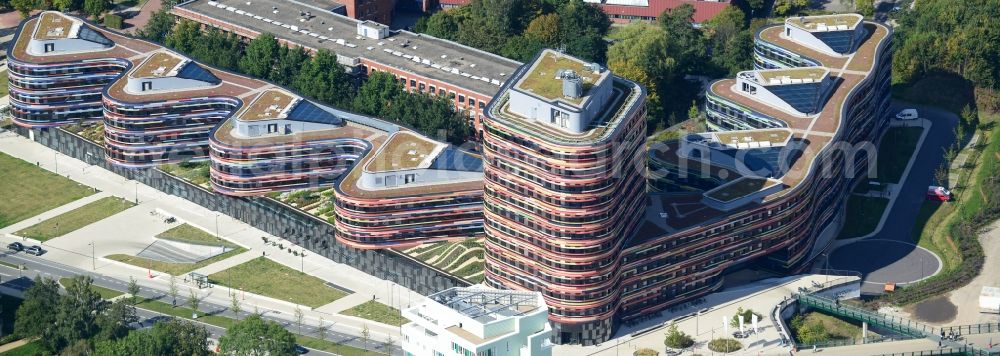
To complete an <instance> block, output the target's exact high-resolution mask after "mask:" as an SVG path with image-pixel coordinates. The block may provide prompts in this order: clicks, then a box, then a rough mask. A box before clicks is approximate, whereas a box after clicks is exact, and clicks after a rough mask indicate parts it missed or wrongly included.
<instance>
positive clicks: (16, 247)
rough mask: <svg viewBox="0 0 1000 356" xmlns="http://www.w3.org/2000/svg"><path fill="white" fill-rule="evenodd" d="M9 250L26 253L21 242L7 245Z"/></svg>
mask: <svg viewBox="0 0 1000 356" xmlns="http://www.w3.org/2000/svg"><path fill="white" fill-rule="evenodd" d="M7 249H8V250H11V251H14V252H20V251H24V245H22V244H21V243H20V242H11V243H10V244H9V245H7Z"/></svg>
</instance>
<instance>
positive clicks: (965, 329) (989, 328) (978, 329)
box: [941, 323, 1000, 335]
mask: <svg viewBox="0 0 1000 356" xmlns="http://www.w3.org/2000/svg"><path fill="white" fill-rule="evenodd" d="M941 332H943V333H955V334H959V335H973V334H988V333H995V332H1000V323H983V324H970V325H957V326H942V327H941Z"/></svg>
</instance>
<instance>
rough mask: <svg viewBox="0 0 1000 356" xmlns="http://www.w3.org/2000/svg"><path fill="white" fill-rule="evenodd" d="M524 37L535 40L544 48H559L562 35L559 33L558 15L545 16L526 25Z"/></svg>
mask: <svg viewBox="0 0 1000 356" xmlns="http://www.w3.org/2000/svg"><path fill="white" fill-rule="evenodd" d="M524 37H527V38H531V39H534V40H537V41H538V42H540V43H541V44H542V45H543V46H545V47H550V48H555V47H559V43H560V41H561V38H562V33H561V32H560V31H559V14H545V15H542V16H538V17H536V18H535V19H534V20H531V22H530V23H528V28H527V29H526V30H524Z"/></svg>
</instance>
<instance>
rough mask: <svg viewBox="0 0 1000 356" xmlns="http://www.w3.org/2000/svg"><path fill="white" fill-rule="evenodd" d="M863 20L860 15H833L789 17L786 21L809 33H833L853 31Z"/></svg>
mask: <svg viewBox="0 0 1000 356" xmlns="http://www.w3.org/2000/svg"><path fill="white" fill-rule="evenodd" d="M863 19H864V18H863V17H861V15H858V14H833V15H817V16H796V17H789V18H787V19H785V21H786V22H787V23H789V24H791V25H793V26H795V27H798V28H801V29H804V30H807V31H833V30H849V29H853V28H854V27H855V26H857V25H858V24H859V23H861V21H862V20H863ZM840 26H844V27H840Z"/></svg>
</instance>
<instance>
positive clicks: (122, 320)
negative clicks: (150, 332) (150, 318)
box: [95, 299, 139, 340]
mask: <svg viewBox="0 0 1000 356" xmlns="http://www.w3.org/2000/svg"><path fill="white" fill-rule="evenodd" d="M137 322H139V316H138V315H137V314H136V310H135V304H134V302H132V301H131V299H121V300H118V301H116V302H114V303H111V306H110V307H109V308H108V309H107V312H105V314H103V315H102V316H101V317H100V318H99V319H98V327H99V329H100V332H99V333H98V335H97V337H96V338H95V339H97V340H115V339H119V338H122V337H124V336H126V335H128V333H129V330H130V329H131V325H132V324H133V323H137Z"/></svg>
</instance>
